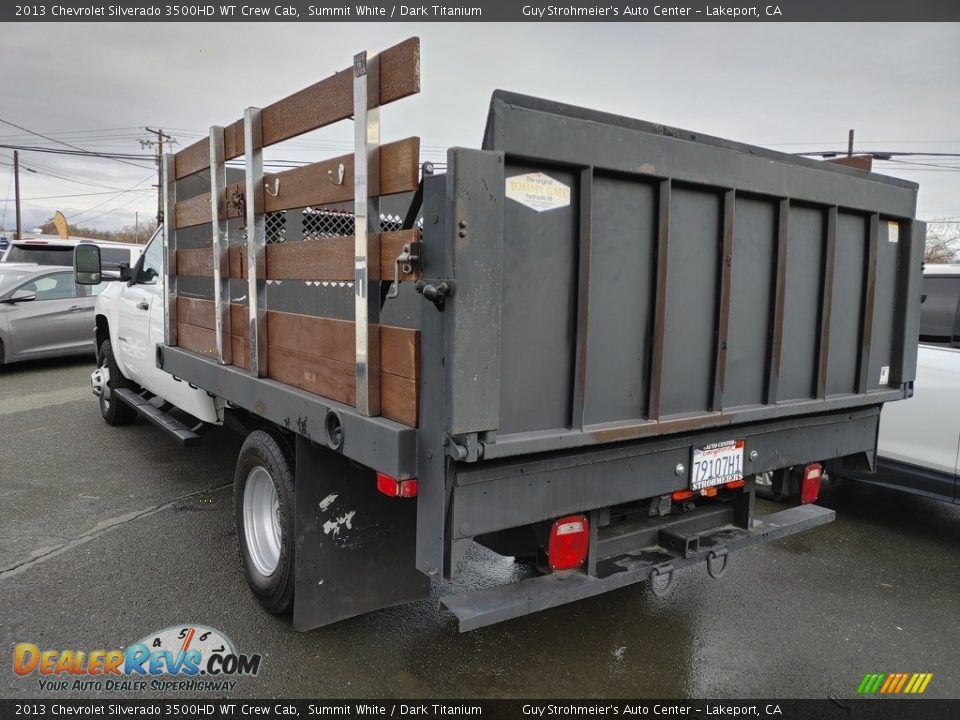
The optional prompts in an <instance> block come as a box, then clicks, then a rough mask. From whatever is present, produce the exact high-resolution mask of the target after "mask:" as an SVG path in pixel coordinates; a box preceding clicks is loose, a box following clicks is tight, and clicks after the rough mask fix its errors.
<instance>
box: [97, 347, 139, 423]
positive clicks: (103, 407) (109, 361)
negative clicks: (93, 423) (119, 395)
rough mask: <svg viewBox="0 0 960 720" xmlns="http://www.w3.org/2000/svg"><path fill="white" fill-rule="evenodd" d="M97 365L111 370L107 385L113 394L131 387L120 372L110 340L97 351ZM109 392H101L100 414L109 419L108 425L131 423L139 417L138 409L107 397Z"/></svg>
mask: <svg viewBox="0 0 960 720" xmlns="http://www.w3.org/2000/svg"><path fill="white" fill-rule="evenodd" d="M97 367H98V368H100V367H105V368H107V370H108V371H109V372H110V381H109V382H108V383H107V387H108V388H109V390H110V393H111V394H112V393H113V391H114V390H118V389H120V388H125V389H126V388H129V387H130V383H129V382H128V381H127V379H126V378H125V377H124V376H123V375H122V374H121V373H120V368H119V367H118V366H117V361H116V360H115V359H114V357H113V348H112V347H111V346H110V341H109V340H104V341H103V342H102V343H100V349H99V351H98V352H97ZM105 395H107V393H105V392H101V393H100V415H101V416H102V417H103V419H104V420H106V421H107V424H108V425H129V424H130V423H132V422H133V421H134V420H136V419H137V411H136V410H134V409H133V408H132V407H130V406H129V405H127V404H126V403H125V402H121V401H120V400H117V399H115V398H114V399H111V398H110V397H105Z"/></svg>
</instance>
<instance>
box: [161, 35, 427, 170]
mask: <svg viewBox="0 0 960 720" xmlns="http://www.w3.org/2000/svg"><path fill="white" fill-rule="evenodd" d="M370 61H371V63H372V62H377V63H379V78H380V81H379V87H377V88H371V92H370V94H371V95H372V96H373V97H379V102H377V103H374V104H373V105H371V107H378V106H383V105H387V104H388V103H391V102H394V101H395V100H400V99H402V98H405V97H407V96H409V95H414V94H416V93H418V92H420V38H410V39H408V40H404V41H403V42H401V43H399V44H397V45H394V46H393V47H392V48H389V49H387V50H384V51H383V52H381V53H379V54H378V55H376V56H374V57H373V58H371V59H370ZM352 115H353V68H352V67H349V68H346V69H345V70H342V71H340V72H338V73H337V74H335V75H331V76H330V77H328V78H326V79H325V80H321V81H320V82H318V83H315V84H313V85H311V86H310V87H308V88H305V89H303V90H301V91H300V92H297V93H294V94H293V95H290V96H289V97H286V98H284V99H283V100H278V101H277V102H275V103H273V104H272V105H268V106H267V107H265V108H263V115H262V122H263V146H264V147H268V146H270V145H275V144H276V143H278V142H282V141H284V140H289V139H290V138H293V137H296V136H297V135H302V134H303V133H306V132H310V131H311V130H317V129H319V128H322V127H326V126H327V125H331V124H333V123H335V122H337V121H339V120H346V119H347V118H349V117H351V116H352ZM224 150H225V155H226V159H227V160H232V159H234V158H237V157H240V156H241V155H243V153H244V150H245V148H244V146H243V120H237V121H236V122H234V123H233V124H231V125H228V126H226V127H225V128H224ZM208 167H210V143H209V140H207V139H204V140H200V141H198V142H196V143H194V144H193V145H190V146H189V147H186V148H184V149H183V150H181V151H180V152H178V153H177V154H176V178H177V180H180V179H181V178H184V177H186V176H187V175H192V174H193V173H196V172H200V171H201V170H205V169H206V168H208Z"/></svg>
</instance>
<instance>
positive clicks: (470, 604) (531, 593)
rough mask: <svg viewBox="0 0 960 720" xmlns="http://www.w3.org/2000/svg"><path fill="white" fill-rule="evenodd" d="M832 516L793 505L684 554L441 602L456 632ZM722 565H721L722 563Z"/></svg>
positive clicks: (669, 552) (659, 553)
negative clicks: (455, 622)
mask: <svg viewBox="0 0 960 720" xmlns="http://www.w3.org/2000/svg"><path fill="white" fill-rule="evenodd" d="M835 516H836V514H835V513H834V511H833V510H830V509H828V508H824V507H820V506H819V505H798V506H797V507H792V508H790V509H788V510H782V511H780V512H776V513H772V514H770V515H765V516H763V517H762V518H759V520H757V521H756V522H755V523H754V525H753V527H751V528H750V529H749V530H744V529H742V528H736V527H733V526H730V525H728V526H726V527H724V528H717V529H715V530H712V531H706V532H703V533H701V534H700V535H699V549H698V551H697V552H696V553H692V554H689V555H688V556H684V554H681V553H678V552H676V551H675V550H674V549H671V548H666V547H662V546H656V547H652V548H638V549H637V550H636V551H634V552H630V553H627V554H625V555H623V556H622V557H621V558H620V559H618V560H616V561H615V562H614V564H615V565H616V566H617V567H618V569H617V571H616V572H613V573H611V574H609V575H605V576H604V577H597V576H594V575H588V574H587V573H585V572H582V571H580V570H568V571H566V572H560V573H554V574H552V575H544V576H541V577H535V578H528V579H526V580H521V581H520V582H516V583H512V584H510V585H501V586H499V587H493V588H488V589H484V590H476V591H474V592H468V593H461V594H460V595H451V596H448V597H443V598H440V602H441V603H443V605H444V606H446V607H447V609H449V610H450V611H451V612H453V614H454V615H456V616H457V620H459V623H460V632H466V631H467V630H475V629H476V628H481V627H484V626H486V625H493V624H494V623H498V622H502V621H504V620H510V619H512V618H516V617H520V616H522V615H527V614H529V613H534V612H538V611H540V610H546V609H547V608H551V607H554V606H555V605H562V604H564V603H568V602H573V601H574V600H582V599H584V598H588V597H592V596H593V595H599V594H601V593H605V592H608V591H610V590H616V589H617V588H621V587H624V586H626V585H631V584H633V583H638V582H642V581H643V580H646V579H648V578H649V577H651V576H652V575H666V574H669V573H671V572H673V571H675V570H679V569H680V568H682V567H687V566H689V565H695V564H698V563H703V562H707V561H710V562H711V563H714V562H717V561H719V560H720V559H721V558H723V557H724V556H726V555H729V554H730V553H732V552H735V551H737V550H742V549H744V548H747V547H750V546H751V545H758V544H760V543H764V542H770V541H771V540H777V539H779V538H782V537H786V536H787V535H793V534H794V533H798V532H801V531H803V530H809V529H810V528H813V527H816V526H817V525H823V524H825V523H828V522H831V521H832V520H833V519H834V517H835ZM724 562H726V561H724Z"/></svg>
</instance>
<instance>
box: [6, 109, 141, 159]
mask: <svg viewBox="0 0 960 720" xmlns="http://www.w3.org/2000/svg"><path fill="white" fill-rule="evenodd" d="M0 122H2V123H4V124H6V125H10V126H12V127H15V128H17V129H18V130H23V131H24V132H28V133H30V134H31V135H36V136H37V137H41V138H43V139H44V140H49V141H50V142H54V143H57V144H59V145H64V146H65V147H68V148H73V149H74V150H80V151H82V152H89V151H88V150H85V149H84V148H82V147H79V146H77V145H71V144H70V143H68V142H64V141H63V140H57V139H56V138H52V137H49V136H48V135H44V134H43V133H38V132H36V131H34V130H31V129H30V128H25V127H24V126H23V125H17V124H16V123H14V122H10V121H9V120H4V119H3V118H0ZM93 154H94V155H100V153H93ZM102 157H105V158H107V159H109V160H115V161H117V162H122V163H124V164H125V165H133V166H134V167H141V166H139V165H137V164H136V163H132V162H128V161H126V160H122V159H120V158H118V157H108V156H106V155H103V156H102Z"/></svg>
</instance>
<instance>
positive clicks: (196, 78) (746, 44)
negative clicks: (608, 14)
mask: <svg viewBox="0 0 960 720" xmlns="http://www.w3.org/2000/svg"><path fill="white" fill-rule="evenodd" d="M411 35H418V36H420V38H421V47H422V65H421V72H422V87H423V90H422V92H421V93H420V94H419V95H416V96H413V97H410V98H407V99H405V100H403V101H400V102H397V103H394V104H391V105H389V106H387V107H385V108H384V109H383V110H382V111H381V124H382V140H383V141H384V142H387V141H390V140H395V139H400V138H403V137H407V136H410V135H419V136H420V137H421V148H422V156H423V157H422V159H424V160H433V161H441V162H442V161H443V159H444V158H445V149H446V148H447V147H450V146H457V145H458V146H467V147H479V145H480V142H481V139H482V134H483V127H484V123H485V120H486V112H487V106H488V104H489V100H490V94H491V92H492V91H493V90H494V89H496V88H503V89H507V90H513V91H516V92H522V93H527V94H531V95H537V96H540V97H546V98H551V99H555V100H560V101H564V102H568V103H572V104H575V105H582V106H586V107H592V108H596V109H600V110H604V111H607V112H613V113H617V114H620V115H626V116H630V117H636V118H641V119H643V120H649V121H652V122H657V123H661V124H665V125H672V126H676V127H681V128H686V129H689V130H694V131H697V132H700V133H706V134H710V135H716V136H720V137H724V138H728V139H732V140H738V141H742V142H747V143H751V144H755V145H762V146H764V147H770V148H773V149H776V150H781V151H784V152H802V151H819V150H845V149H846V142H847V131H848V129H850V128H854V129H855V130H856V147H855V149H857V150H863V151H891V150H892V151H908V152H940V153H957V154H960V122H958V120H960V92H958V90H960V24H952V23H939V24H921V23H904V24H838V23H822V24H801V23H783V24H769V23H763V24H738V23H714V24H711V23H697V24H694V23H690V24H687V23H680V24H661V23H656V24H640V23H596V24H591V23H513V24H493V23H423V24H418V23H383V24H376V23H359V24H346V23H333V24H323V23H310V22H304V23H298V24H276V23H267V24H256V23H142V24H141V23H75V24H72V23H36V24H18V25H16V26H12V25H10V26H7V27H6V28H5V31H4V37H3V41H2V43H0V119H2V120H3V121H6V123H15V124H16V125H20V126H22V127H23V128H27V129H28V130H30V131H33V132H37V133H41V134H43V135H47V136H49V137H50V138H53V139H54V140H59V141H61V142H67V143H70V144H71V145H74V146H77V147H81V148H84V149H90V150H95V151H98V152H123V153H135V154H141V153H143V154H145V155H149V154H151V153H153V152H154V150H153V149H152V148H149V147H147V148H144V147H142V145H141V143H140V140H146V139H148V138H149V137H150V135H148V133H147V132H146V131H145V130H144V128H145V127H150V128H163V129H164V130H165V131H166V132H168V133H169V134H170V135H172V136H173V137H174V139H175V140H176V141H177V143H176V144H175V145H174V146H173V147H174V149H179V148H182V147H184V146H186V145H189V144H190V143H191V142H193V141H194V140H196V139H198V138H200V137H201V136H206V134H207V132H208V129H209V127H210V125H213V124H223V125H225V124H227V123H229V122H232V121H233V120H236V119H237V118H239V117H241V116H242V114H243V109H244V108H245V107H248V106H251V105H255V106H264V105H267V104H269V103H271V102H273V101H275V100H277V99H279V98H282V97H284V96H286V95H289V94H290V93H292V92H295V91H296V90H299V89H301V88H303V87H306V86H307V85H310V84H312V83H314V82H316V81H317V80H320V79H322V78H324V77H326V76H328V75H330V74H332V73H333V72H335V71H337V70H340V69H342V68H344V67H347V66H348V65H349V64H350V62H351V58H352V56H353V54H354V53H355V52H357V51H358V50H362V49H367V50H370V51H371V52H375V51H378V50H381V49H384V48H387V47H389V46H391V45H393V44H395V43H397V42H399V41H400V40H403V39H405V38H406V37H409V36H411ZM6 123H4V122H0V143H6V144H20V145H31V146H36V145H39V146H46V147H58V146H59V147H61V148H62V147H63V146H62V145H58V144H57V143H55V142H52V141H51V140H46V139H43V138H40V137H37V136H35V135H31V134H29V133H27V132H24V131H23V130H20V129H17V128H16V127H13V126H11V125H10V124H6ZM351 138H352V127H351V125H350V123H348V122H346V123H338V124H337V125H335V126H332V127H330V128H326V129H324V130H321V131H317V132H316V133H311V134H310V135H307V136H303V137H302V138H300V139H297V140H294V141H290V142H288V143H285V144H283V145H281V146H278V147H277V148H276V149H275V150H271V151H270V152H268V154H267V159H268V160H269V161H275V162H279V161H294V162H304V161H311V162H312V161H316V160H321V159H324V158H327V157H332V156H336V155H341V154H343V153H346V152H349V151H350V149H351ZM20 162H21V165H22V168H21V196H22V198H23V201H22V206H23V215H24V227H25V228H31V227H33V226H35V225H37V224H39V223H40V222H42V221H43V220H45V219H47V218H49V217H51V216H52V215H53V213H54V211H56V210H61V211H63V212H64V214H65V215H66V216H67V219H68V221H69V222H70V223H71V224H76V225H85V226H93V227H98V228H103V229H116V228H120V227H123V226H127V225H133V224H134V222H135V220H136V219H137V213H139V221H140V223H141V224H143V223H150V222H152V221H153V217H154V216H155V214H156V207H157V195H156V188H155V187H154V184H155V183H156V182H157V180H156V171H155V165H154V164H153V163H152V162H151V160H150V159H149V158H144V159H142V160H140V159H138V160H134V161H132V162H133V163H134V164H133V165H131V164H125V163H121V162H117V161H114V160H105V159H100V158H81V157H70V156H66V155H55V154H47V153H38V152H32V151H23V152H21V153H20ZM11 163H12V151H10V150H6V149H0V203H2V204H0V224H2V227H5V228H6V229H7V230H8V231H9V230H11V229H12V228H13V227H14V226H15V222H14V206H13V195H14V193H13V184H12V178H13V173H12V167H11ZM268 169H269V168H268ZM875 169H876V170H877V171H879V172H883V173H886V174H889V175H896V176H898V177H903V178H906V179H909V180H913V181H916V182H919V183H920V185H921V189H920V200H919V211H918V215H919V217H921V218H923V219H928V220H929V219H942V218H957V217H960V157H953V158H950V157H918V158H909V157H903V158H898V162H879V163H877V164H876V165H875ZM93 193H96V194H93Z"/></svg>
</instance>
